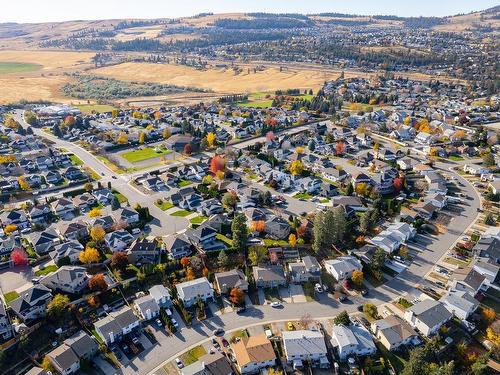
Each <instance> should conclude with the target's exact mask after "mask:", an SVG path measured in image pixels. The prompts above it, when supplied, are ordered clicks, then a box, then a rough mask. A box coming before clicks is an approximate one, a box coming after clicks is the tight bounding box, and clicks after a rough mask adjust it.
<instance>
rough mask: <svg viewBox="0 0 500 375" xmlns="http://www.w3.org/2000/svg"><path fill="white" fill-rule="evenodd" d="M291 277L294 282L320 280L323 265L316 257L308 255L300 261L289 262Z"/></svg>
mask: <svg viewBox="0 0 500 375" xmlns="http://www.w3.org/2000/svg"><path fill="white" fill-rule="evenodd" d="M288 271H289V274H290V278H291V280H292V281H293V282H294V283H305V282H308V281H317V280H319V277H320V273H321V266H320V265H319V263H318V261H317V260H316V258H314V257H312V256H310V255H307V256H305V257H303V258H302V260H300V261H298V262H292V263H288Z"/></svg>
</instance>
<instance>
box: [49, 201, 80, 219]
mask: <svg viewBox="0 0 500 375" xmlns="http://www.w3.org/2000/svg"><path fill="white" fill-rule="evenodd" d="M52 209H53V210H54V213H55V214H56V215H57V216H59V217H60V218H61V219H63V220H68V219H71V218H73V216H74V213H75V209H76V207H75V205H74V204H73V202H72V201H70V200H69V199H67V198H59V199H58V200H56V201H55V202H54V203H52Z"/></svg>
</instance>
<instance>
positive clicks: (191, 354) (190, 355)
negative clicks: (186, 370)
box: [180, 345, 207, 366]
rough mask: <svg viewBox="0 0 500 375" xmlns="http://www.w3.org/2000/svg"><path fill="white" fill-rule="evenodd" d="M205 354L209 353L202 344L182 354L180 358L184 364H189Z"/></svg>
mask: <svg viewBox="0 0 500 375" xmlns="http://www.w3.org/2000/svg"><path fill="white" fill-rule="evenodd" d="M205 354H207V351H206V350H205V348H204V347H203V346H201V345H198V346H195V347H194V348H193V349H191V350H188V351H187V352H186V353H184V354H182V355H181V357H180V358H181V361H182V362H183V363H184V366H188V365H190V364H192V363H195V362H196V361H197V360H198V359H199V358H200V357H203V356H204V355H205Z"/></svg>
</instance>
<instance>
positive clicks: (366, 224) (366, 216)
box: [359, 211, 373, 234]
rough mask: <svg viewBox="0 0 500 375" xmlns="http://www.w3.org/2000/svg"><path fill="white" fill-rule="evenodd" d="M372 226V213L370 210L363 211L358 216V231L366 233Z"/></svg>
mask: <svg viewBox="0 0 500 375" xmlns="http://www.w3.org/2000/svg"><path fill="white" fill-rule="evenodd" d="M372 227H373V221H372V215H371V212H370V211H365V212H364V213H363V214H362V215H361V217H360V218H359V231H360V232H361V233H363V234H367V233H369V232H370V231H371V229H372Z"/></svg>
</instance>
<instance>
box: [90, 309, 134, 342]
mask: <svg viewBox="0 0 500 375" xmlns="http://www.w3.org/2000/svg"><path fill="white" fill-rule="evenodd" d="M139 325H140V321H139V319H137V316H135V314H134V312H133V311H132V309H131V308H130V307H128V306H123V307H121V308H120V309H119V310H116V311H112V312H110V313H109V314H108V315H107V316H106V317H104V318H102V319H99V320H98V321H97V322H95V323H94V327H95V330H96V332H97V334H98V335H99V337H100V338H101V339H102V341H104V343H105V344H106V345H110V344H113V343H114V342H118V341H120V340H121V339H122V337H123V335H126V334H128V333H130V332H132V331H133V330H134V329H136V328H138V327H139Z"/></svg>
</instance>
